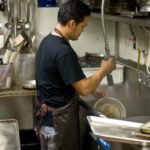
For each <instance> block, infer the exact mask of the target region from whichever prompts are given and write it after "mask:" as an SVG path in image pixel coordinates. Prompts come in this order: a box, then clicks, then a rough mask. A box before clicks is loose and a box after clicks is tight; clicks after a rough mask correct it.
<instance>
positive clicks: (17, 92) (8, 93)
mask: <svg viewBox="0 0 150 150" xmlns="http://www.w3.org/2000/svg"><path fill="white" fill-rule="evenodd" d="M35 95H36V90H35V89H29V90H28V89H24V88H22V87H19V86H17V87H14V88H12V89H9V90H0V97H12V96H13V97H16V96H35Z"/></svg>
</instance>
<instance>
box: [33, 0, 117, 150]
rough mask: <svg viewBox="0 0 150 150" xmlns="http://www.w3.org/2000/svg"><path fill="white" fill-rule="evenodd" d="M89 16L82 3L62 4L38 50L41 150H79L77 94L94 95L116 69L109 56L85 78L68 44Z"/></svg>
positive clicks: (75, 36) (82, 27) (113, 61)
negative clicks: (53, 25)
mask: <svg viewBox="0 0 150 150" xmlns="http://www.w3.org/2000/svg"><path fill="white" fill-rule="evenodd" d="M90 13H91V12H90V9H89V7H88V6H87V5H86V4H84V3H83V2H81V1H74V0H73V1H68V2H66V3H64V4H63V5H62V6H61V7H60V9H59V12H58V22H57V24H56V26H55V29H54V31H53V32H52V33H50V34H48V35H47V36H46V37H45V38H44V39H43V40H42V42H41V44H40V46H39V49H38V51H37V63H36V70H37V71H36V84H37V99H38V104H39V105H38V107H37V113H36V119H35V121H36V123H37V131H38V134H39V135H40V141H41V148H42V150H79V132H78V129H79V118H78V113H79V109H78V108H79V107H78V95H79V94H80V95H82V96H85V95H88V94H91V93H93V92H94V91H95V89H96V88H97V87H98V85H99V83H100V82H101V80H102V79H103V77H104V76H105V75H107V74H109V73H111V72H112V71H113V70H114V69H115V65H116V64H115V60H114V58H112V57H111V58H109V59H108V60H104V61H102V63H101V65H100V68H99V69H98V70H97V72H96V73H95V74H94V75H93V76H90V77H89V78H86V76H85V75H84V73H83V71H82V69H81V67H80V65H79V63H78V58H77V55H76V53H75V51H74V50H73V48H72V47H71V45H70V43H69V40H78V38H79V36H80V34H81V33H82V32H83V30H84V28H85V27H86V26H87V24H88V21H89V16H90ZM39 110H40V111H39Z"/></svg>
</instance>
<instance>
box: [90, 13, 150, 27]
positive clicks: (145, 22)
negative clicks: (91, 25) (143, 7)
mask: <svg viewBox="0 0 150 150" xmlns="http://www.w3.org/2000/svg"><path fill="white" fill-rule="evenodd" d="M91 16H92V17H95V18H101V15H100V13H92V15H91ZM104 18H105V20H109V21H116V22H123V23H130V24H134V25H140V26H146V27H150V19H149V18H148V17H136V18H133V17H126V16H120V15H110V14H105V16H104Z"/></svg>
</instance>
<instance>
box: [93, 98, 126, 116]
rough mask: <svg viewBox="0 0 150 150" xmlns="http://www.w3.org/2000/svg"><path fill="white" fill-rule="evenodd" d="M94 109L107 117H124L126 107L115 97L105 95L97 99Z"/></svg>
mask: <svg viewBox="0 0 150 150" xmlns="http://www.w3.org/2000/svg"><path fill="white" fill-rule="evenodd" d="M94 109H95V111H97V112H99V113H101V114H103V115H105V116H106V117H108V118H125V117H126V109H125V107H124V105H123V104H122V103H121V102H120V101H119V100H117V99H115V98H111V97H106V98H101V99H99V100H97V101H96V103H95V104H94Z"/></svg>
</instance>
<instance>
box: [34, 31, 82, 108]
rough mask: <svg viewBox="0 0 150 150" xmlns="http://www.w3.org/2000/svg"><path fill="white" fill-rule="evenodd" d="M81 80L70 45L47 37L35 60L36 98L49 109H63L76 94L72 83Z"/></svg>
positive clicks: (52, 36)
mask: <svg viewBox="0 0 150 150" xmlns="http://www.w3.org/2000/svg"><path fill="white" fill-rule="evenodd" d="M84 78H85V75H84V73H83V71H82V69H81V66H80V64H79V63H78V57H77V55H76V53H75V52H74V50H73V49H72V47H71V46H70V44H69V43H68V42H67V41H65V39H63V38H62V37H59V36H55V35H52V34H49V35H48V36H46V37H45V38H44V39H43V40H42V42H41V44H40V46H39V49H38V51H37V57H36V84H37V97H38V99H39V100H40V101H41V102H44V103H46V104H48V105H50V106H52V107H60V106H64V105H66V104H67V103H68V102H69V101H70V99H71V98H72V97H73V96H74V94H75V90H74V88H73V87H72V85H71V84H73V83H74V82H76V81H79V80H81V79H84Z"/></svg>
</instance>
